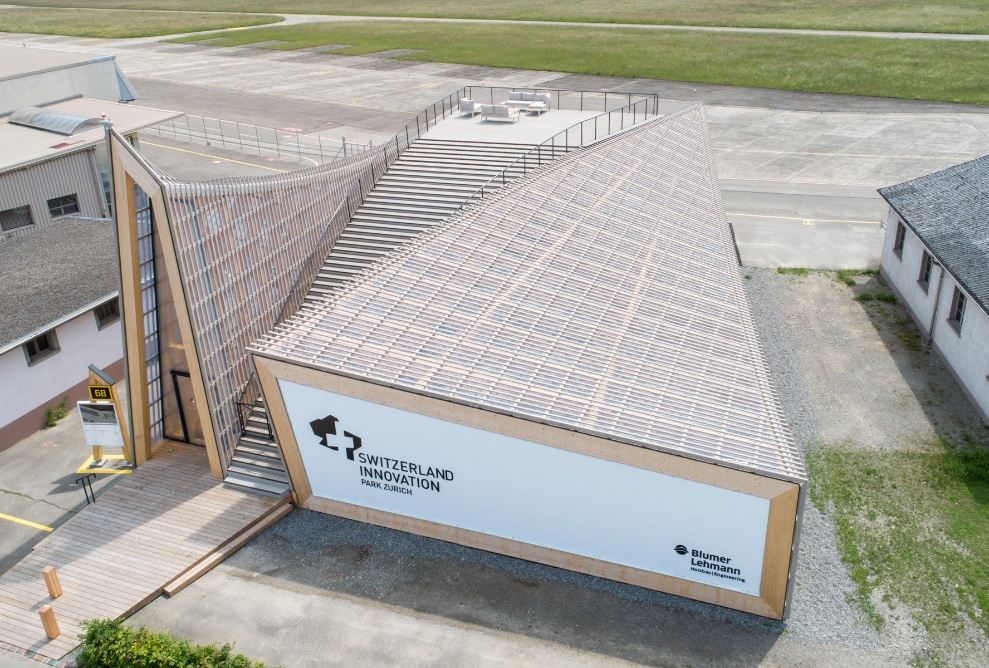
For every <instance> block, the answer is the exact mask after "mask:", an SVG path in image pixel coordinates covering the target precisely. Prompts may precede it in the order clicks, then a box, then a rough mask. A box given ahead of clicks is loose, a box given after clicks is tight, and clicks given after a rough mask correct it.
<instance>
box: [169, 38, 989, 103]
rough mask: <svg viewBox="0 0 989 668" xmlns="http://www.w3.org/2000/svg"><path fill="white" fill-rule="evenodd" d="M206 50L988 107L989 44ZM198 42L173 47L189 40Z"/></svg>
mask: <svg viewBox="0 0 989 668" xmlns="http://www.w3.org/2000/svg"><path fill="white" fill-rule="evenodd" d="M208 38H209V39H211V40H219V41H212V42H211V45H220V46H239V45H244V44H251V43H255V42H267V41H272V40H280V41H281V42H282V43H281V44H276V45H272V46H269V47H267V48H271V49H286V50H292V49H301V48H308V47H316V46H320V45H325V44H349V45H352V46H350V47H348V48H345V49H341V50H339V51H337V53H342V54H349V55H360V54H366V53H372V52H376V51H384V50H387V49H399V48H406V49H422V50H423V51H422V53H416V54H412V55H410V56H406V58H408V59H413V60H424V61H434V62H446V63H463V64H468V65H488V66H496V67H509V68H519V69H531V70H550V71H559V72H574V73H580V74H599V75H607V76H620V77H631V78H650V79H669V80H674V81H690V82H702V83H712V84H727V85H733V86H750V87H758V88H779V89H786V90H805V91H816V92H822V93H841V94H849V95H874V96H881V97H894V98H909V99H919V100H937V101H945V102H968V103H976V104H989V43H981V42H943V41H933V40H901V39H874V38H868V37H840V38H835V37H807V36H798V35H793V36H791V35H759V34H741V33H699V32H689V31H665V30H651V29H648V30H647V29H636V28H628V29H611V28H594V27H587V28H584V27H561V26H538V27H533V26H513V25H506V24H461V25H455V26H451V25H449V24H440V23H409V22H397V21H396V22H392V21H380V22H379V21H375V22H347V23H321V24H319V23H317V24H307V25H297V26H273V27H269V28H256V29H253V30H244V31H236V32H225V33H215V34H211V35H209V37H208ZM200 39H206V38H204V37H190V38H185V39H179V40H176V41H180V42H181V41H184V42H191V41H197V40H200Z"/></svg>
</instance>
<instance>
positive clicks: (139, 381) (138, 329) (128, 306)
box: [110, 136, 151, 466]
mask: <svg viewBox="0 0 989 668" xmlns="http://www.w3.org/2000/svg"><path fill="white" fill-rule="evenodd" d="M117 143H118V140H117V138H116V137H115V136H114V137H112V139H111V142H110V146H111V154H112V163H113V182H114V211H116V214H117V215H116V218H117V241H118V244H119V249H118V250H119V262H120V306H121V309H120V310H121V326H122V327H123V328H124V340H125V344H126V346H127V370H126V373H127V394H128V398H129V401H128V409H129V410H130V412H131V417H132V420H133V426H134V433H133V434H131V437H132V438H133V439H134V457H135V461H134V462H133V464H134V465H135V466H140V465H141V464H143V463H144V462H146V461H147V460H148V459H149V458H150V457H151V443H149V436H150V434H149V431H150V423H151V415H150V412H149V410H148V378H147V367H146V364H145V359H146V351H145V346H144V309H143V305H142V299H141V278H140V267H139V263H138V257H139V256H138V243H137V227H136V216H135V208H136V207H135V203H134V179H133V178H132V177H131V176H130V174H129V173H128V172H127V171H126V170H125V168H124V162H123V159H122V158H121V156H122V155H123V153H122V152H121V151H120V149H119V147H118V146H117Z"/></svg>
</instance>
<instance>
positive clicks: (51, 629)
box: [38, 605, 62, 640]
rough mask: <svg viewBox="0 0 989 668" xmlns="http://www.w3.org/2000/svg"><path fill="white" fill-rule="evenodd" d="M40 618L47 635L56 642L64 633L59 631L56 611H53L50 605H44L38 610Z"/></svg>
mask: <svg viewBox="0 0 989 668" xmlns="http://www.w3.org/2000/svg"><path fill="white" fill-rule="evenodd" d="M38 616H39V617H41V623H42V624H43V625H44V627H45V635H46V636H48V639H49V640H54V639H55V638H57V637H58V636H59V635H60V634H61V633H62V632H61V631H59V630H58V622H56V621H55V611H54V610H52V607H51V606H50V605H43V606H41V607H40V608H38Z"/></svg>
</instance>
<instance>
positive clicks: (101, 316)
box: [93, 297, 120, 329]
mask: <svg viewBox="0 0 989 668" xmlns="http://www.w3.org/2000/svg"><path fill="white" fill-rule="evenodd" d="M93 315H95V316H96V326H97V327H98V328H100V329H103V328H104V327H106V326H107V325H110V324H113V323H115V322H117V321H118V320H120V300H118V299H117V298H116V297H114V298H113V299H111V300H110V301H108V302H103V303H102V304H100V305H99V306H97V307H96V308H94V309H93Z"/></svg>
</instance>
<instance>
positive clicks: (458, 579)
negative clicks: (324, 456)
mask: <svg viewBox="0 0 989 668" xmlns="http://www.w3.org/2000/svg"><path fill="white" fill-rule="evenodd" d="M226 563H227V564H228V565H230V566H233V567H236V568H239V569H243V570H246V571H250V572H255V573H258V574H259V575H261V576H265V577H268V578H275V579H277V580H283V581H287V582H291V583H294V584H297V585H303V586H306V587H310V588H315V589H317V590H323V591H325V592H328V593H335V594H344V595H347V596H353V597H357V598H362V599H367V600H369V601H374V602H378V603H384V604H386V605H392V606H397V607H401V608H405V609H408V610H411V611H415V612H417V613H425V614H429V615H435V616H438V617H442V618H446V619H449V620H451V621H454V622H460V623H465V624H471V625H476V626H480V627H484V628H487V629H493V630H497V631H502V632H507V633H512V634H522V635H525V636H529V637H532V638H536V639H539V640H543V641H549V642H553V643H559V644H562V645H565V646H568V647H571V648H574V649H579V650H583V651H588V652H593V653H595V654H600V655H606V656H611V657H615V658H620V659H623V660H627V661H633V662H636V663H641V664H645V665H690V664H693V665H696V664H697V661H698V659H699V658H702V663H704V664H710V665H727V664H731V665H759V664H761V663H762V662H763V660H764V659H765V657H766V655H767V654H768V653H769V651H770V650H771V649H772V647H773V646H774V645H775V643H776V642H777V640H778V639H779V637H780V635H781V634H782V633H783V631H784V628H785V625H784V624H783V623H782V622H776V621H772V620H768V619H764V618H761V617H757V616H755V615H750V614H746V613H742V612H737V611H734V610H728V609H725V608H719V607H717V606H713V605H709V604H704V603H699V602H696V601H691V600H687V599H683V598H679V597H675V596H670V595H667V594H662V593H659V592H654V591H651V590H647V589H643V588H640V587H634V586H631V585H625V584H621V583H618V582H613V581H609V580H604V579H601V578H596V577H592V576H587V575H582V574H579V573H574V572H571V571H566V570H562V569H558V568H553V567H550V566H544V565H542V564H536V563H533V562H527V561H523V560H520V559H514V558H511V557H506V556H503V555H499V554H494V553H491V552H485V551H482V550H477V549H473V548H469V547H464V546H460V545H455V544H452V543H446V542H443V541H439V540H435V539H431V538H425V537H422V536H418V535H414V534H409V533H405V532H402V531H395V530H392V529H385V528H381V527H377V526H372V525H368V524H363V523H361V522H356V521H352V520H347V519H343V518H339V517H334V516H331V515H326V514H322V513H317V512H312V511H308V510H304V509H296V510H294V511H293V512H292V513H291V514H290V515H288V516H287V517H286V518H284V519H283V520H281V521H280V522H278V523H277V524H276V525H274V526H273V527H272V528H271V529H269V530H268V531H266V532H265V533H264V534H262V535H261V536H259V537H258V538H257V539H255V540H254V541H252V542H251V543H250V544H249V545H247V546H246V547H244V548H243V549H241V550H240V551H239V552H238V553H236V554H235V555H233V556H232V557H231V558H230V559H229V560H228V561H227V562H226Z"/></svg>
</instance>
